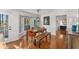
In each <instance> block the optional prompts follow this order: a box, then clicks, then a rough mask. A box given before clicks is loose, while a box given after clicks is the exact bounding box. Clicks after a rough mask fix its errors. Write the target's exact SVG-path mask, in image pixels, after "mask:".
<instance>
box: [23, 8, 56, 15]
mask: <svg viewBox="0 0 79 59" xmlns="http://www.w3.org/2000/svg"><path fill="white" fill-rule="evenodd" d="M23 11H26V12H30V13H34V14H44V13H48V12H51V11H55V9H23Z"/></svg>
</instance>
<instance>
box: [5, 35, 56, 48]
mask: <svg viewBox="0 0 79 59" xmlns="http://www.w3.org/2000/svg"><path fill="white" fill-rule="evenodd" d="M6 45H7V47H8V48H9V49H15V48H16V49H19V48H20V49H28V48H29V49H37V48H36V46H34V44H33V43H29V44H28V43H27V40H26V37H25V36H23V37H21V38H20V39H19V40H17V41H14V42H10V43H7V44H6ZM40 48H41V49H49V48H50V49H55V48H56V40H55V36H51V40H50V39H48V42H47V43H46V42H43V43H42V44H41V45H40Z"/></svg>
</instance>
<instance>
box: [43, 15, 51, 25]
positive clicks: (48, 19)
mask: <svg viewBox="0 0 79 59" xmlns="http://www.w3.org/2000/svg"><path fill="white" fill-rule="evenodd" d="M43 24H44V25H50V17H49V16H46V17H44V19H43Z"/></svg>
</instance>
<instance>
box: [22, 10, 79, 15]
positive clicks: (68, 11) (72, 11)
mask: <svg viewBox="0 0 79 59" xmlns="http://www.w3.org/2000/svg"><path fill="white" fill-rule="evenodd" d="M22 11H25V12H29V13H32V14H37V15H41V14H45V13H51V12H55V13H57V12H63V11H64V12H67V13H70V14H72V13H73V14H75V13H77V11H78V10H77V9H22Z"/></svg>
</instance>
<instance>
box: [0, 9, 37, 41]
mask: <svg viewBox="0 0 79 59" xmlns="http://www.w3.org/2000/svg"><path fill="white" fill-rule="evenodd" d="M0 12H2V13H7V14H8V15H9V20H8V21H9V23H8V25H9V27H11V30H9V38H8V39H6V40H5V41H6V42H11V41H15V40H18V39H19V37H20V36H19V15H23V16H30V17H36V16H37V15H34V14H30V13H25V12H22V11H20V10H0Z"/></svg>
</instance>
